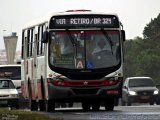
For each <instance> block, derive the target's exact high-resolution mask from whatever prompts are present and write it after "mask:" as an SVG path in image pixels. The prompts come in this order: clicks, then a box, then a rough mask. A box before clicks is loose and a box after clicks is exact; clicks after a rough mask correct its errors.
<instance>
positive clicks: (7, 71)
mask: <svg viewBox="0 0 160 120" xmlns="http://www.w3.org/2000/svg"><path fill="white" fill-rule="evenodd" d="M0 77H6V78H9V79H11V80H12V82H13V83H14V85H15V87H16V88H21V65H20V64H8V65H0ZM18 91H19V92H21V89H18Z"/></svg>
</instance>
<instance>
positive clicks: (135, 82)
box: [122, 77, 159, 106]
mask: <svg viewBox="0 0 160 120" xmlns="http://www.w3.org/2000/svg"><path fill="white" fill-rule="evenodd" d="M158 94H159V90H158V89H157V88H156V85H155V84H154V82H153V80H152V78H150V77H128V78H126V80H125V82H124V84H123V89H122V105H128V106H130V105H131V104H132V103H150V105H153V104H154V103H155V102H156V99H157V97H158Z"/></svg>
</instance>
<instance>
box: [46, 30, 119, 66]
mask: <svg viewBox="0 0 160 120" xmlns="http://www.w3.org/2000/svg"><path fill="white" fill-rule="evenodd" d="M49 49H50V53H49V56H50V57H49V58H50V63H51V65H53V66H55V67H61V68H70V69H95V68H106V67H113V66H116V65H118V64H119V62H120V44H119V32H118V31H67V32H66V31H65V32H63V31H62V32H52V33H51V40H50V46H49Z"/></svg>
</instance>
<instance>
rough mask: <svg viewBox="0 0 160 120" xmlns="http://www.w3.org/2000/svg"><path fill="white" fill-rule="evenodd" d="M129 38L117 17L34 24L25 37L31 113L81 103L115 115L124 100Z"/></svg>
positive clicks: (67, 17) (70, 17)
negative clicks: (116, 103) (117, 104)
mask: <svg viewBox="0 0 160 120" xmlns="http://www.w3.org/2000/svg"><path fill="white" fill-rule="evenodd" d="M124 40H125V32H124V30H123V26H122V24H121V22H120V21H119V18H118V16H117V15H116V14H106V13H99V12H94V11H90V10H68V11H65V12H59V13H54V14H52V15H49V16H47V17H44V18H42V19H38V20H35V21H33V22H30V23H28V24H27V25H26V26H25V27H24V28H23V31H22V61H21V64H22V92H23V96H24V97H25V98H26V99H29V101H30V109H31V110H38V108H39V110H46V111H52V110H55V103H59V102H81V103H82V108H83V109H84V110H90V109H91V108H92V109H93V110H99V108H100V106H101V103H103V105H104V107H105V109H106V110H113V108H114V100H115V99H118V98H119V97H121V94H122V82H123V48H122V47H123V41H124Z"/></svg>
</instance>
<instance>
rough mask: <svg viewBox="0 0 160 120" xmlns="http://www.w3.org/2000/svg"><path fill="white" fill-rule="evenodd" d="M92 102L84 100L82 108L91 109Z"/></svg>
mask: <svg viewBox="0 0 160 120" xmlns="http://www.w3.org/2000/svg"><path fill="white" fill-rule="evenodd" d="M90 106H91V105H90V103H89V102H82V108H83V110H84V111H89V110H90Z"/></svg>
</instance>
